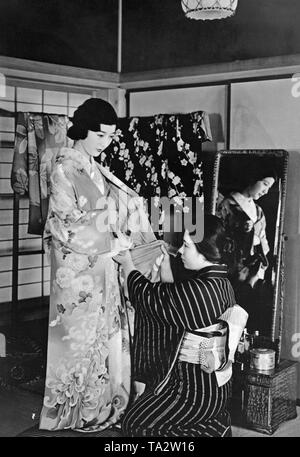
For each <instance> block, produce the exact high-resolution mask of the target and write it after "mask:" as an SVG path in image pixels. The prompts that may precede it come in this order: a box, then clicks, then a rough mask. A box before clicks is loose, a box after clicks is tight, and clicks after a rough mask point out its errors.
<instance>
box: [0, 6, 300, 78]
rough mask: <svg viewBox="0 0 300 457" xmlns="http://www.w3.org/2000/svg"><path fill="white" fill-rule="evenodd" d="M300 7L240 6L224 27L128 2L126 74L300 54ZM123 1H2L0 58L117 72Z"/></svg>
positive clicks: (170, 10) (176, 11) (172, 10)
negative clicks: (119, 2)
mask: <svg viewBox="0 0 300 457" xmlns="http://www.w3.org/2000/svg"><path fill="white" fill-rule="evenodd" d="M299 22H300V2H299V0H263V1H262V0H239V5H238V8H237V12H236V15H235V16H234V17H232V18H228V19H224V20H221V21H206V22H203V21H195V20H189V19H186V18H185V17H184V15H183V11H182V9H181V5H180V0H123V36H122V38H123V45H122V71H123V72H137V71H146V70H154V69H164V68H173V67H181V66H192V65H202V64H209V63H217V62H233V61H236V60H244V59H252V58H256V57H267V56H268V57H269V56H278V55H288V54H298V53H299V54H300V27H299V25H298V24H299ZM117 48H118V0H26V1H24V0H1V2H0V55H3V56H10V57H18V58H22V59H30V60H36V61H41V62H49V63H55V64H61V65H71V66H77V67H83V68H91V69H96V70H104V71H117V54H118V49H117Z"/></svg>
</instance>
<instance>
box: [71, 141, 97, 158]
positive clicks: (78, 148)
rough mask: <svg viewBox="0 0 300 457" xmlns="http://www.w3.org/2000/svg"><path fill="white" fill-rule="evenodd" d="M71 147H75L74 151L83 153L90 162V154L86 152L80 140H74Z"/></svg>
mask: <svg viewBox="0 0 300 457" xmlns="http://www.w3.org/2000/svg"><path fill="white" fill-rule="evenodd" d="M73 149H76V151H79V152H81V154H83V155H84V157H86V159H88V161H89V162H90V163H92V156H91V155H90V154H89V153H88V152H87V150H86V149H85V147H84V146H83V144H82V143H81V142H80V141H75V143H74V145H73Z"/></svg>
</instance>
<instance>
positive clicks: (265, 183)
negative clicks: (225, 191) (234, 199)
mask: <svg viewBox="0 0 300 457" xmlns="http://www.w3.org/2000/svg"><path fill="white" fill-rule="evenodd" d="M274 182H275V179H274V178H272V177H266V178H264V179H261V180H260V181H256V183H254V184H253V185H252V186H249V187H248V193H249V197H251V198H253V200H258V199H259V198H260V197H262V196H263V195H266V194H267V193H268V192H269V190H270V188H271V187H272V186H273V184H274Z"/></svg>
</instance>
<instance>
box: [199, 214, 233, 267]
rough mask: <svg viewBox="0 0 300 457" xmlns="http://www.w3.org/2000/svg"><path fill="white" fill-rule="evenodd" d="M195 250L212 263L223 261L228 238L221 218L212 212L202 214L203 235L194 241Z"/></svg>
mask: <svg viewBox="0 0 300 457" xmlns="http://www.w3.org/2000/svg"><path fill="white" fill-rule="evenodd" d="M195 246H196V249H197V251H198V252H199V253H200V254H202V255H204V257H205V258H206V259H207V260H208V261H209V262H213V263H224V261H225V258H226V252H227V246H228V238H227V237H226V231H225V227H224V224H223V221H222V219H220V218H219V217H217V216H214V215H213V214H205V215H204V236H203V239H202V241H200V242H199V243H195Z"/></svg>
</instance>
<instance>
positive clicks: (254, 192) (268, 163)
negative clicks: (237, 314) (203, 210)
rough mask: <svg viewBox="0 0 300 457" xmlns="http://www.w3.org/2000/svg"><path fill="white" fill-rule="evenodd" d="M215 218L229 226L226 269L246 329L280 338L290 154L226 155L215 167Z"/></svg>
mask: <svg viewBox="0 0 300 457" xmlns="http://www.w3.org/2000/svg"><path fill="white" fill-rule="evenodd" d="M214 170H215V173H214V183H213V198H212V208H211V210H212V212H213V213H214V214H216V215H218V216H219V217H221V218H222V219H223V221H224V224H225V227H226V232H227V236H228V249H227V263H228V267H229V277H230V280H231V282H232V285H233V288H234V290H235V294H236V300H237V303H239V304H240V305H241V306H243V307H244V308H245V309H246V311H247V312H248V314H249V319H248V323H247V329H248V331H250V332H251V333H253V332H254V331H256V330H259V332H260V334H261V335H265V336H267V337H270V338H271V339H272V341H275V339H278V338H280V332H281V324H282V322H281V318H282V316H281V314H282V304H283V303H282V277H281V276H282V275H281V270H282V268H283V262H282V236H283V215H284V201H285V193H286V173H287V152H286V151H281V150H280V151H279V150H265V151H255V150H254V151H253V150H251V151H249V150H246V151H241V150H231V151H230V150H229V151H221V152H219V153H218V154H217V156H216V160H215V164H214Z"/></svg>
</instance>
